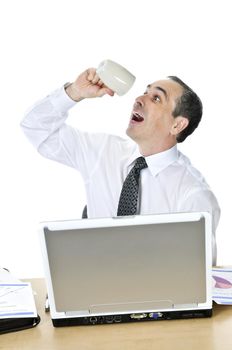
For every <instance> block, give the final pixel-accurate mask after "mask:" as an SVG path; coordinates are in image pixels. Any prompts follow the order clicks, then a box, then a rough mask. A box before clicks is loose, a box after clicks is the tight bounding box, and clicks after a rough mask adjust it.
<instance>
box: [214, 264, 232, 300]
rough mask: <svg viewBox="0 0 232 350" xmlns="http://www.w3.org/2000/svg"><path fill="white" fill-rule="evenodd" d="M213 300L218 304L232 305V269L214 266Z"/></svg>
mask: <svg viewBox="0 0 232 350" xmlns="http://www.w3.org/2000/svg"><path fill="white" fill-rule="evenodd" d="M212 282H213V300H214V301H215V302H216V303H217V304H224V305H232V269H231V268H219V267H218V268H216V267H215V268H213V271H212Z"/></svg>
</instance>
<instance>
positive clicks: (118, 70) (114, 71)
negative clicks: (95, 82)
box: [96, 60, 135, 96]
mask: <svg viewBox="0 0 232 350" xmlns="http://www.w3.org/2000/svg"><path fill="white" fill-rule="evenodd" d="M96 72H97V75H98V76H99V78H100V79H101V80H102V81H103V83H104V84H105V85H106V86H107V87H108V88H110V89H111V90H113V91H114V92H116V94H118V95H119V96H122V95H124V94H126V93H127V91H128V90H130V88H131V87H132V85H133V84H134V82H135V76H134V75H133V74H131V73H130V72H129V71H128V70H127V69H126V68H124V67H122V66H121V65H120V64H118V63H116V62H114V61H111V60H105V61H102V62H101V63H100V64H99V66H98V68H97V71H96Z"/></svg>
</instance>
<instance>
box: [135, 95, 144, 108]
mask: <svg viewBox="0 0 232 350" xmlns="http://www.w3.org/2000/svg"><path fill="white" fill-rule="evenodd" d="M143 105H144V101H143V96H139V97H137V98H136V99H135V106H139V107H143Z"/></svg>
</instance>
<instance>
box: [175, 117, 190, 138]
mask: <svg viewBox="0 0 232 350" xmlns="http://www.w3.org/2000/svg"><path fill="white" fill-rule="evenodd" d="M188 125H189V120H188V119H187V118H185V117H182V116H179V117H176V118H174V122H173V124H172V127H171V134H172V135H175V136H176V135H178V134H179V133H180V132H181V131H183V130H184V129H185V128H187V126H188Z"/></svg>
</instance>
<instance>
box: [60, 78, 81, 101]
mask: <svg viewBox="0 0 232 350" xmlns="http://www.w3.org/2000/svg"><path fill="white" fill-rule="evenodd" d="M64 89H65V92H66V94H67V95H68V96H69V97H70V98H71V99H72V100H73V101H75V102H80V101H81V100H83V99H84V97H81V96H80V94H79V93H78V91H77V90H76V89H75V88H74V84H73V83H66V84H65V85H64Z"/></svg>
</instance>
